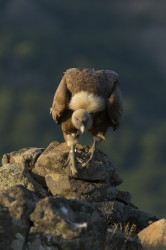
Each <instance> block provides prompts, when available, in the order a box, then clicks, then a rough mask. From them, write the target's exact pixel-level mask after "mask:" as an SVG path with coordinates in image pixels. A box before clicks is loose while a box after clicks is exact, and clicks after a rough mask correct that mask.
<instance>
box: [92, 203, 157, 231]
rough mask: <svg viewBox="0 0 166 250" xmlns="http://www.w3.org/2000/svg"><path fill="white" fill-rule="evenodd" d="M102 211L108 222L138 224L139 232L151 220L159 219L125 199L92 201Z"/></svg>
mask: <svg viewBox="0 0 166 250" xmlns="http://www.w3.org/2000/svg"><path fill="white" fill-rule="evenodd" d="M92 204H93V205H95V206H96V207H97V208H98V209H99V210H100V211H101V213H102V215H103V216H104V218H105V219H106V221H107V224H108V225H109V224H114V223H119V222H120V223H122V224H127V223H130V224H131V225H133V224H135V225H136V229H137V230H136V232H137V233H138V232H139V231H141V230H142V229H143V228H145V227H147V226H148V225H149V222H152V221H157V220H158V218H156V216H154V215H151V214H149V213H146V212H144V211H141V210H139V209H138V208H137V207H136V206H134V205H133V204H132V203H129V204H125V203H124V202H123V201H121V202H120V201H104V202H92Z"/></svg>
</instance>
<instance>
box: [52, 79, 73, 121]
mask: <svg viewBox="0 0 166 250" xmlns="http://www.w3.org/2000/svg"><path fill="white" fill-rule="evenodd" d="M69 99H70V94H69V91H68V89H67V85H66V80H65V76H63V78H62V80H61V82H60V83H59V86H58V88H57V90H56V92H55V95H54V99H53V103H52V108H51V113H52V118H53V119H54V121H55V122H56V123H61V119H62V117H63V114H64V112H65V111H66V109H67V108H68V104H69Z"/></svg>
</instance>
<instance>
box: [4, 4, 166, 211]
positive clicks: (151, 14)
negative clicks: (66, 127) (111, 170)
mask: <svg viewBox="0 0 166 250" xmlns="http://www.w3.org/2000/svg"><path fill="white" fill-rule="evenodd" d="M165 8H166V2H164V1H162V0H159V1H158V2H157V3H156V1H155V0H146V1H143V0H140V1H136V0H132V1H131V0H126V1H123V0H118V1H113V0H112V1H108V0H102V1H101V0H92V1H87V0H84V1H81V0H77V1H76V0H69V1H64V0H61V1H60V0H56V1H53V0H48V1H45V0H40V1H39V0H36V1H32V0H13V1H9V0H1V1H0V64H1V67H0V81H1V84H0V113H1V120H0V132H1V144H0V153H1V155H2V154H3V153H5V152H9V151H13V150H17V149H19V148H21V147H27V146H29V147H30V146H37V147H46V146H47V145H48V144H49V143H50V142H51V141H52V140H60V141H62V140H63V137H62V133H61V129H60V128H59V126H58V125H55V124H54V122H53V121H52V119H51V116H50V115H49V108H50V106H51V103H52V99H53V95H54V92H55V89H56V87H57V85H58V83H59V80H60V78H61V77H62V75H63V72H64V71H65V70H66V69H67V68H70V67H79V66H81V67H85V68H94V69H112V70H114V71H116V72H118V73H119V74H120V82H121V88H122V91H123V96H124V107H125V117H124V120H123V123H122V125H121V126H120V128H119V129H118V130H117V131H116V132H115V133H114V132H113V131H112V130H111V129H109V131H108V133H107V139H106V141H104V142H103V143H102V144H101V146H100V148H101V149H102V150H103V151H104V152H106V153H107V154H108V155H109V156H110V157H111V159H112V160H113V162H114V163H115V165H116V166H117V167H118V169H119V172H120V173H121V175H122V177H123V179H124V184H122V185H121V186H120V188H121V189H122V190H125V189H126V190H127V191H130V192H131V193H132V195H133V202H134V203H135V204H136V205H138V207H139V208H142V209H144V210H147V211H149V212H151V213H155V214H157V215H158V216H164V215H165V206H166V200H165V190H166V182H165V175H166V168H165V165H166V153H165V148H166V140H165V137H166V118H165V106H166V98H165V92H166V85H165V80H166V73H165V65H166V57H165V51H166V35H165V25H166V16H165ZM81 140H82V143H87V142H89V143H91V142H90V139H87V136H86V137H85V139H84V138H82V139H81Z"/></svg>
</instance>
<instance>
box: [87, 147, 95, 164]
mask: <svg viewBox="0 0 166 250" xmlns="http://www.w3.org/2000/svg"><path fill="white" fill-rule="evenodd" d="M89 152H90V157H89V160H88V161H87V162H86V163H87V164H88V163H89V162H90V161H92V160H93V158H94V155H95V152H96V149H95V148H93V147H91V148H90V150H89Z"/></svg>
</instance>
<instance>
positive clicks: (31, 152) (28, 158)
mask: <svg viewBox="0 0 166 250" xmlns="http://www.w3.org/2000/svg"><path fill="white" fill-rule="evenodd" d="M43 151H44V149H43V148H22V149H20V150H18V151H14V152H11V153H6V154H4V155H3V157H2V165H5V164H8V163H9V164H13V163H15V162H17V163H23V164H27V165H28V166H29V168H32V167H33V166H34V164H35V162H36V160H37V158H38V157H39V156H40V154H41V153H42V152H43Z"/></svg>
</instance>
